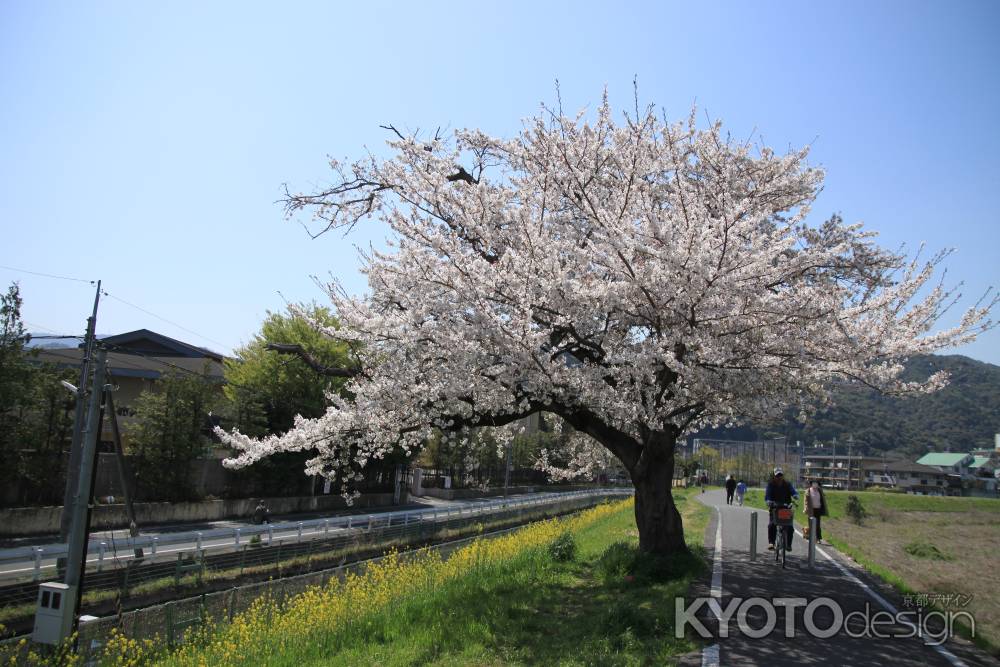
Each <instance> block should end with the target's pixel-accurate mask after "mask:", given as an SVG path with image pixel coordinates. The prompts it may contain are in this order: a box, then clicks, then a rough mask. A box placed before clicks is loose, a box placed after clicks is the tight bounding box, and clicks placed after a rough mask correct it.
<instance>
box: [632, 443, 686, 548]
mask: <svg viewBox="0 0 1000 667" xmlns="http://www.w3.org/2000/svg"><path fill="white" fill-rule="evenodd" d="M656 450H657V455H654V456H649V457H647V460H646V461H644V462H643V463H644V466H643V469H642V470H641V471H638V470H637V471H633V473H632V482H633V484H635V523H636V525H637V526H638V528H639V548H640V549H641V550H642V551H645V552H647V553H654V554H660V555H669V554H674V553H681V552H686V551H687V545H686V544H685V542H684V526H683V525H682V523H681V514H680V512H678V511H677V506H676V505H675V504H674V498H673V495H672V494H671V486H672V484H673V478H674V447H673V443H672V442H671V443H670V445H669V446H668V447H657V448H656Z"/></svg>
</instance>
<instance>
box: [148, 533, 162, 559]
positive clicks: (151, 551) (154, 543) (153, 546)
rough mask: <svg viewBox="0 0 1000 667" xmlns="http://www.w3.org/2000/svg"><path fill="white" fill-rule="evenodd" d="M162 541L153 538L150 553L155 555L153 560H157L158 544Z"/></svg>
mask: <svg viewBox="0 0 1000 667" xmlns="http://www.w3.org/2000/svg"><path fill="white" fill-rule="evenodd" d="M159 541H160V538H158V537H156V536H155V535H154V536H153V539H152V544H151V545H150V546H149V551H150V553H151V554H153V558H156V543H157V542H159Z"/></svg>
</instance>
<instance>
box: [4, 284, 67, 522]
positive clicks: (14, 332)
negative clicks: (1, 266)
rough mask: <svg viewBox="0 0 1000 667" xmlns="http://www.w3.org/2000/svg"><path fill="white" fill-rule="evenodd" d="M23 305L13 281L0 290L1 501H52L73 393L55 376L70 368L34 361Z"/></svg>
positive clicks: (57, 492) (62, 375)
mask: <svg viewBox="0 0 1000 667" xmlns="http://www.w3.org/2000/svg"><path fill="white" fill-rule="evenodd" d="M21 305H22V300H21V294H20V289H19V287H18V284H17V283H12V284H11V285H10V287H9V288H8V289H7V292H6V294H3V295H0V459H2V460H3V461H4V462H5V465H3V466H0V482H2V483H3V486H4V489H5V493H4V495H3V500H4V501H5V502H8V503H11V504H37V503H50V502H53V501H57V500H58V498H60V497H61V494H62V485H63V479H62V475H64V474H65V471H64V470H63V464H62V459H63V450H64V449H66V448H67V447H68V445H69V441H70V435H71V428H72V410H73V401H72V397H71V396H70V394H68V393H67V392H66V390H65V389H63V388H62V387H61V386H60V384H59V381H60V380H65V379H70V378H71V376H72V375H73V373H72V371H68V370H58V369H56V368H54V367H52V366H50V365H43V364H38V363H35V362H33V361H32V357H33V353H32V351H31V350H29V349H28V348H27V345H28V343H29V341H30V338H31V337H30V335H29V334H28V333H27V332H26V331H25V329H24V324H23V322H22V321H21Z"/></svg>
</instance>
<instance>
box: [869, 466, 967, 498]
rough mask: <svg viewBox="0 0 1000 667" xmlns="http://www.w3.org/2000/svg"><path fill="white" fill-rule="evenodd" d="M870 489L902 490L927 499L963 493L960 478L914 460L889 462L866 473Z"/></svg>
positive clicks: (871, 468)
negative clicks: (928, 497) (927, 497)
mask: <svg viewBox="0 0 1000 667" xmlns="http://www.w3.org/2000/svg"><path fill="white" fill-rule="evenodd" d="M865 486H866V487H867V488H883V489H900V490H902V491H905V492H907V493H915V494H918V495H925V496H958V495H961V494H962V484H961V477H959V476H958V475H955V474H950V473H947V472H943V471H942V470H940V469H938V468H936V467H934V466H928V465H923V464H921V463H920V462H916V463H914V462H913V461H888V462H885V463H878V464H875V465H869V466H868V467H867V468H866V470H865Z"/></svg>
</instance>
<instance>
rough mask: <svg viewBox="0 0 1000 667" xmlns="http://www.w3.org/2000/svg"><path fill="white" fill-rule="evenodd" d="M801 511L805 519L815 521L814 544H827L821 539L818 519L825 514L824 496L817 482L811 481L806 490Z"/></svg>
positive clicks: (821, 530) (821, 533)
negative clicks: (810, 518) (813, 519)
mask: <svg viewBox="0 0 1000 667" xmlns="http://www.w3.org/2000/svg"><path fill="white" fill-rule="evenodd" d="M802 511H803V512H804V513H805V515H806V516H807V517H815V519H816V542H818V543H819V544H829V542H827V541H826V540H824V539H823V529H822V528H821V527H820V519H821V518H822V517H824V516H826V514H827V509H826V496H825V495H823V487H822V486H820V484H819V481H818V480H815V479H814V480H812V483H811V484H810V485H809V488H808V489H806V501H805V502H804V503H802Z"/></svg>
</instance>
